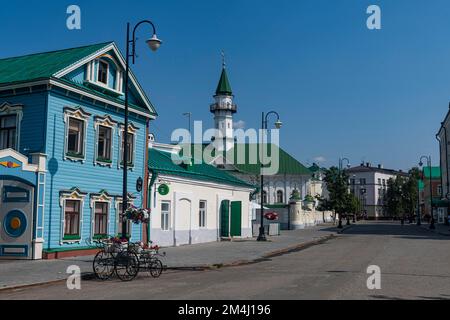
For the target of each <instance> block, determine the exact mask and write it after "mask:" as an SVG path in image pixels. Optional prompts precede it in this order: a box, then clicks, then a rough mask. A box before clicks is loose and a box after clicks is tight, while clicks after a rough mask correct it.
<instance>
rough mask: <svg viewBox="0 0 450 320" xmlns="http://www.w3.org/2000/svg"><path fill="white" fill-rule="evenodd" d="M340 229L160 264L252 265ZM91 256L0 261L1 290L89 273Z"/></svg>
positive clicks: (225, 247) (231, 245)
mask: <svg viewBox="0 0 450 320" xmlns="http://www.w3.org/2000/svg"><path fill="white" fill-rule="evenodd" d="M340 231H341V230H339V229H337V228H336V227H335V226H333V225H332V224H327V225H321V226H316V227H311V228H308V229H304V230H295V231H282V232H281V236H278V237H268V241H267V242H257V241H256V239H254V238H253V239H243V240H235V241H223V242H213V243H206V244H197V245H191V246H182V247H170V248H163V249H161V250H160V251H161V252H166V254H167V255H166V257H165V258H163V259H162V260H163V263H164V264H165V265H166V266H167V268H169V269H185V268H190V269H192V268H199V269H202V268H212V267H223V266H231V265H239V264H245V263H251V262H254V261H255V260H258V259H264V258H268V257H271V256H274V255H277V254H282V253H284V252H287V251H289V250H294V249H299V248H303V247H307V246H309V245H313V244H316V243H320V242H321V241H324V240H327V239H331V238H332V237H334V236H336V235H337V234H338V233H339V232H340ZM92 261H93V256H87V257H76V258H65V259H60V260H38V261H29V260H27V261H24V260H0V290H2V289H6V288H14V287H20V286H29V285H37V284H43V283H49V282H56V281H61V280H64V279H67V277H68V274H67V273H66V270H67V267H68V266H70V265H77V266H79V267H80V269H81V272H82V274H84V275H91V274H92Z"/></svg>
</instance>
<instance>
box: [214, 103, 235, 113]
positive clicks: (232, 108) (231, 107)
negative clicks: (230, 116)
mask: <svg viewBox="0 0 450 320" xmlns="http://www.w3.org/2000/svg"><path fill="white" fill-rule="evenodd" d="M209 110H210V111H211V112H214V111H216V110H224V111H231V112H233V113H236V111H237V105H235V104H230V105H220V104H218V103H213V104H212V105H210V106H209Z"/></svg>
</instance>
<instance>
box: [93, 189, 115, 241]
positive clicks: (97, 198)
mask: <svg viewBox="0 0 450 320" xmlns="http://www.w3.org/2000/svg"><path fill="white" fill-rule="evenodd" d="M112 199H113V198H112V197H111V196H110V195H109V194H108V192H107V191H105V190H102V191H101V192H100V193H99V194H91V201H90V207H91V239H94V237H95V204H96V203H106V204H107V207H108V216H107V222H106V234H107V235H109V232H110V224H111V203H112Z"/></svg>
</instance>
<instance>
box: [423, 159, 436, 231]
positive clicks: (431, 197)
mask: <svg viewBox="0 0 450 320" xmlns="http://www.w3.org/2000/svg"><path fill="white" fill-rule="evenodd" d="M423 159H425V160H427V166H428V168H429V170H430V213H431V221H430V229H431V230H434V229H436V227H435V226H434V214H433V185H432V176H431V156H428V157H427V156H422V157H420V162H419V166H420V167H423V165H424V163H423V161H422V160H423Z"/></svg>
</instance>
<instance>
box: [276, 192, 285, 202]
mask: <svg viewBox="0 0 450 320" xmlns="http://www.w3.org/2000/svg"><path fill="white" fill-rule="evenodd" d="M283 202H284V199H283V191H281V190H278V191H277V203H283Z"/></svg>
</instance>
